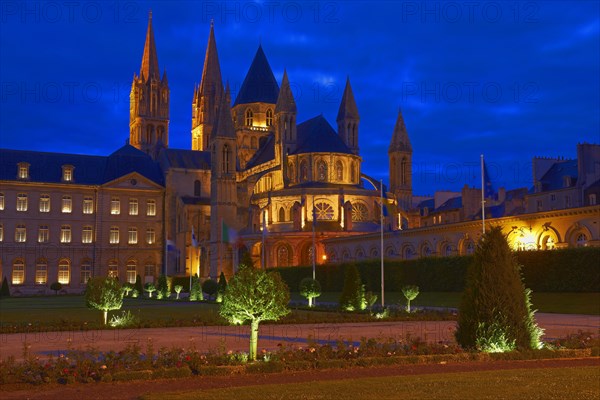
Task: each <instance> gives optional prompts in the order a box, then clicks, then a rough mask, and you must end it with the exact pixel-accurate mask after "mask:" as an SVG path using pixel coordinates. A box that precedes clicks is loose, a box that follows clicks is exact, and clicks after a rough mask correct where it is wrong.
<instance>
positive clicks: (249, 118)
mask: <svg viewBox="0 0 600 400" xmlns="http://www.w3.org/2000/svg"><path fill="white" fill-rule="evenodd" d="M253 120H254V113H253V112H252V110H251V109H247V110H246V126H252V122H253Z"/></svg>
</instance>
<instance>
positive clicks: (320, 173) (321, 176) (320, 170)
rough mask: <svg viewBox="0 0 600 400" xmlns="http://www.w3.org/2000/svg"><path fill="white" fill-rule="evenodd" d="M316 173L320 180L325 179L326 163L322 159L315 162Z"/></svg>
mask: <svg viewBox="0 0 600 400" xmlns="http://www.w3.org/2000/svg"><path fill="white" fill-rule="evenodd" d="M317 173H318V175H317V178H318V179H319V180H320V181H326V180H327V164H326V163H325V162H324V161H319V164H317Z"/></svg>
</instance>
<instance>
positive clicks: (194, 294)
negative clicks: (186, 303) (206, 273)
mask: <svg viewBox="0 0 600 400" xmlns="http://www.w3.org/2000/svg"><path fill="white" fill-rule="evenodd" d="M202 300H204V295H203V294H202V288H201V287H200V279H199V278H198V275H197V274H194V276H192V286H191V287H190V301H202Z"/></svg>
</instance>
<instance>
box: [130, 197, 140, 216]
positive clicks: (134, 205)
mask: <svg viewBox="0 0 600 400" xmlns="http://www.w3.org/2000/svg"><path fill="white" fill-rule="evenodd" d="M129 215H138V201H137V199H129Z"/></svg>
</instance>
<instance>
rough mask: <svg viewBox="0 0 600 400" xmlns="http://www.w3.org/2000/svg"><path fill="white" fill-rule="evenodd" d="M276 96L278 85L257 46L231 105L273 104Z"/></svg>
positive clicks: (265, 57) (261, 50)
mask: <svg viewBox="0 0 600 400" xmlns="http://www.w3.org/2000/svg"><path fill="white" fill-rule="evenodd" d="M278 96H279V85H277V81H276V80H275V76H274V75H273V71H272V70H271V66H270V65H269V61H267V56H265V52H264V51H263V49H262V46H258V50H257V51H256V55H255V56H254V60H252V64H251V65H250V69H249V70H248V73H247V74H246V78H244V82H243V83H242V87H241V89H240V92H239V93H238V95H237V98H236V99H235V103H234V104H233V105H234V107H235V106H237V105H238V104H249V103H271V104H275V103H277V97H278Z"/></svg>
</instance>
